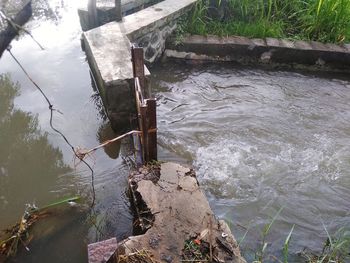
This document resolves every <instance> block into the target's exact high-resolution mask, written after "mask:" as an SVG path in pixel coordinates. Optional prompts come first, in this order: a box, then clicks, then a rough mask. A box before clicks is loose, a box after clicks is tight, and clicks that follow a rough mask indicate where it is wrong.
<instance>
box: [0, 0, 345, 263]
mask: <svg viewBox="0 0 350 263" xmlns="http://www.w3.org/2000/svg"><path fill="white" fill-rule="evenodd" d="M36 4H37V8H36V9H35V19H34V20H32V21H31V22H30V23H29V24H28V27H29V28H30V29H31V30H32V33H33V35H34V36H35V38H36V39H37V40H38V41H40V42H41V44H42V45H43V46H44V47H45V48H46V49H45V50H44V51H41V50H40V49H39V48H38V47H37V46H36V45H35V43H33V42H32V40H31V39H30V38H29V37H27V36H22V37H21V38H20V41H15V42H13V45H12V46H13V48H12V51H13V53H14V54H15V55H16V57H17V58H18V59H19V60H20V61H21V62H22V64H23V65H24V66H25V68H26V69H27V70H28V72H29V73H30V74H31V76H32V77H33V78H34V79H35V80H36V81H37V82H38V84H39V85H40V86H41V87H42V88H43V89H44V90H45V92H46V93H47V95H48V97H49V98H50V99H51V100H52V102H53V104H54V106H55V108H57V109H59V110H60V111H61V112H62V113H63V115H61V114H59V113H57V112H56V113H55V120H54V124H55V126H56V127H57V128H59V129H60V130H61V131H62V132H64V133H65V134H66V135H67V137H68V139H69V140H70V141H71V142H72V144H73V145H75V146H79V147H84V148H91V147H93V146H95V145H97V144H99V143H100V142H102V141H104V140H106V139H110V138H112V137H113V136H115V134H114V133H113V132H112V130H111V129H110V127H109V124H108V121H106V120H105V118H104V115H103V113H102V109H101V102H100V100H99V99H98V96H97V95H96V92H95V91H94V90H93V88H92V85H91V79H90V75H89V67H88V65H87V63H86V58H85V54H84V53H83V52H82V51H81V48H80V34H81V30H80V27H79V20H78V16H77V11H76V8H77V6H78V4H84V1H81V3H79V1H55V0H52V1H48V2H46V1H36ZM151 71H152V74H153V81H152V82H153V83H152V86H153V92H154V93H155V95H156V97H157V98H158V125H159V148H160V157H161V158H162V159H165V160H172V161H177V162H181V163H182V162H185V163H188V164H193V165H194V167H195V168H196V171H197V174H198V176H199V180H200V182H201V184H202V186H203V189H204V190H205V192H206V194H207V196H208V198H209V200H210V204H211V206H212V208H213V210H214V211H215V213H216V214H217V215H218V216H219V217H220V218H224V219H226V220H227V221H228V222H229V223H230V226H231V228H232V229H233V230H234V233H235V235H236V237H237V238H238V239H239V238H241V237H242V236H244V233H245V228H248V229H249V232H248V235H247V237H246V239H245V240H244V242H243V243H242V248H243V251H244V252H245V254H246V256H247V257H248V259H251V253H250V252H249V251H250V250H249V249H253V250H256V249H257V248H258V247H259V244H261V242H260V239H261V238H260V233H259V231H260V230H261V229H262V228H263V225H264V224H267V223H268V222H269V220H270V218H271V217H273V216H274V214H275V213H276V212H277V211H278V210H279V209H280V208H281V207H284V209H283V211H282V212H281V214H280V216H279V217H278V219H277V220H276V222H275V224H274V227H273V228H272V231H271V233H270V235H269V236H268V241H269V242H271V241H273V242H271V245H269V253H273V254H275V255H277V256H278V255H279V253H280V251H281V247H282V244H283V241H284V239H285V237H286V236H287V234H288V232H289V229H290V228H291V226H292V225H293V224H296V228H295V231H294V234H293V239H292V243H291V253H292V254H295V253H296V252H298V251H300V250H302V249H303V248H304V247H309V248H311V249H315V250H317V249H320V248H321V246H322V242H323V241H324V239H325V238H326V234H325V231H324V229H323V226H322V222H323V223H324V224H325V226H326V227H327V229H329V231H330V232H332V231H335V230H336V229H337V228H339V227H342V226H349V219H350V214H349V209H348V207H349V202H350V190H349V187H350V172H349V171H350V169H349V168H350V167H349V166H350V157H349V156H350V155H349V154H350V140H349V138H350V127H349V120H350V113H349V112H350V111H349V110H350V105H349V99H350V90H349V89H350V82H349V79H348V78H347V76H342V75H334V74H333V75H329V74H328V75H324V74H321V75H314V74H302V73H300V72H299V73H297V72H285V71H266V70H262V69H253V68H246V67H245V68H243V67H239V66H235V65H223V64H220V65H184V64H183V63H182V64H177V63H170V64H162V65H158V66H155V67H154V68H153V69H152V70H151ZM0 73H1V74H9V75H8V77H5V76H4V75H2V79H1V84H2V87H1V88H2V91H1V92H0V94H1V96H0V120H1V122H0V228H1V229H3V228H5V227H8V226H9V225H11V224H13V223H14V222H16V221H18V219H19V218H20V216H21V215H22V213H23V211H24V208H25V204H26V203H35V204H36V205H37V206H39V207H40V206H43V205H46V204H48V203H50V202H53V201H56V200H59V199H60V198H63V197H67V196H75V195H81V196H83V197H84V198H83V200H82V201H81V203H80V204H79V205H78V206H76V207H71V208H62V209H61V210H60V211H58V212H57V215H56V216H55V217H53V218H50V220H49V221H46V223H45V222H43V223H42V225H40V226H39V227H38V228H37V229H35V231H34V234H35V237H39V238H38V239H37V240H34V242H32V243H31V244H30V245H29V248H30V251H29V252H26V251H23V250H22V251H21V252H20V253H19V256H18V257H17V258H16V259H14V261H15V262H86V259H87V256H86V244H87V243H88V242H93V241H96V240H100V239H103V238H109V237H112V236H117V238H118V239H119V240H120V239H123V238H125V237H127V236H128V235H130V234H131V232H132V215H131V213H130V211H129V202H128V199H127V197H126V194H125V188H126V176H127V174H128V171H129V166H130V162H129V161H128V156H129V154H130V149H129V148H130V147H129V143H128V141H123V142H122V143H121V144H120V145H116V146H115V147H108V148H106V149H104V150H102V151H98V152H96V153H95V154H94V155H93V156H91V157H90V158H89V159H88V162H89V163H90V164H91V165H92V166H93V168H94V171H95V175H94V176H95V188H96V198H97V199H96V200H97V201H96V207H95V211H94V214H93V216H91V214H90V213H89V212H87V210H86V209H85V207H87V206H88V205H89V201H90V199H91V174H90V172H89V171H88V169H87V168H86V167H84V166H83V165H81V164H80V165H77V163H76V162H75V161H74V159H73V155H72V153H71V151H70V149H69V147H68V146H67V145H66V144H65V143H64V141H63V140H62V138H61V137H60V136H58V135H57V134H56V133H54V132H53V131H52V130H51V129H50V127H49V111H48V107H47V104H45V100H44V99H43V98H42V97H41V95H40V93H39V92H38V91H37V90H36V89H35V88H34V87H33V86H32V85H31V83H30V82H29V81H28V80H27V79H26V77H25V76H24V74H23V72H21V70H20V69H19V68H18V66H17V65H16V64H15V63H14V61H13V60H12V59H11V57H10V56H9V55H8V54H7V53H5V54H4V56H3V57H2V58H1V60H0ZM16 83H17V84H16ZM16 89H17V90H18V92H17V94H16V92H15V90H16ZM4 106H5V107H4ZM92 221H93V222H96V225H97V226H98V230H97V229H96V227H94V226H92V224H91V222H92ZM293 260H294V261H295V262H297V261H301V260H300V259H298V258H296V259H293ZM249 261H250V260H249Z"/></svg>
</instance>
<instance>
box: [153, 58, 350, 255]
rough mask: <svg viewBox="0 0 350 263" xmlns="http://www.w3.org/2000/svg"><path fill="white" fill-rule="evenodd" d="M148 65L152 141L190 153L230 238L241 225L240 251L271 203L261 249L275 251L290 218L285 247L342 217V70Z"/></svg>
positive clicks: (348, 139)
mask: <svg viewBox="0 0 350 263" xmlns="http://www.w3.org/2000/svg"><path fill="white" fill-rule="evenodd" d="M152 72H153V78H154V82H153V88H154V89H155V92H156V94H157V97H158V101H159V107H158V115H159V126H160V127H159V130H160V139H159V141H160V142H159V143H160V145H162V146H163V147H165V148H167V149H169V150H170V151H173V152H176V153H177V154H178V155H180V156H182V157H183V158H186V159H188V160H189V161H190V162H191V163H193V165H194V168H195V170H196V171H197V175H198V177H199V181H200V183H201V184H202V186H203V187H204V189H205V190H206V193H207V196H208V197H209V199H210V203H211V206H212V208H213V209H214V211H215V213H216V214H217V215H218V216H219V217H220V218H224V219H225V220H227V221H228V222H230V223H231V226H232V228H233V230H234V233H235V234H236V235H237V237H238V238H240V237H243V236H244V234H245V233H246V232H247V231H248V234H247V237H246V238H245V239H244V240H243V243H242V248H243V250H244V251H245V252H246V254H245V255H246V257H247V258H248V259H252V256H253V255H252V253H249V249H252V250H253V251H258V250H259V248H261V245H262V234H261V231H262V230H263V229H264V226H265V225H267V224H269V223H270V222H271V221H272V218H273V217H275V215H277V213H278V211H279V210H280V209H282V211H281V213H280V215H279V216H278V217H277V219H276V221H275V222H274V224H273V226H272V228H271V231H270V233H269V235H268V236H267V237H266V240H267V242H268V243H269V247H268V248H269V249H268V251H269V252H268V253H267V256H268V254H269V253H271V254H273V255H275V256H278V255H280V253H281V250H282V248H283V243H284V241H285V239H286V237H287V235H288V233H289V231H290V229H291V228H292V226H293V224H295V230H294V232H293V238H292V241H291V250H292V251H293V253H297V252H300V251H303V249H304V248H309V249H313V250H316V251H317V250H319V249H320V248H322V245H323V243H324V241H325V240H326V238H327V234H326V231H325V227H326V229H327V230H328V231H329V232H330V233H334V232H335V231H336V230H337V229H339V228H340V227H350V212H349V202H350V125H349V123H350V104H349V100H350V78H349V77H346V76H342V75H334V74H333V75H326V74H319V75H313V74H302V73H300V72H299V73H297V72H284V71H268V70H262V69H257V68H248V67H241V66H237V65H228V64H217V65H196V64H195V65H184V64H183V63H182V64H174V63H173V64H168V65H160V66H158V67H157V68H155V69H154V70H153V71H152ZM169 72H171V75H170V74H169ZM324 226H325V227H324ZM270 260H271V258H270ZM293 260H296V261H298V260H301V259H296V258H295V259H293Z"/></svg>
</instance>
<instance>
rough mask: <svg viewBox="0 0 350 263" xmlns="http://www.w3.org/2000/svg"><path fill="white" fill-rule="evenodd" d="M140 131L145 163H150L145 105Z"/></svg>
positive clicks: (141, 110) (142, 107) (142, 109)
mask: <svg viewBox="0 0 350 263" xmlns="http://www.w3.org/2000/svg"><path fill="white" fill-rule="evenodd" d="M139 117H140V122H139V123H140V125H141V127H140V129H141V132H142V134H141V145H142V153H143V154H142V155H143V162H144V163H148V162H149V161H150V158H149V150H148V148H149V147H148V125H147V106H146V105H143V106H141V107H140V116H139Z"/></svg>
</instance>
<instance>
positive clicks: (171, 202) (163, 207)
mask: <svg viewBox="0 0 350 263" xmlns="http://www.w3.org/2000/svg"><path fill="white" fill-rule="evenodd" d="M149 173H150V174H152V173H153V172H152V171H149ZM142 177H144V178H149V177H148V174H147V173H145V172H144V171H143V172H142V175H140V174H137V173H136V174H134V175H132V176H131V178H130V181H129V184H130V188H131V189H134V190H132V191H134V196H139V197H140V199H141V201H139V202H138V203H139V204H142V206H143V208H142V209H145V208H144V206H147V210H148V211H150V212H151V213H152V214H153V216H154V222H153V224H152V226H151V228H150V229H148V230H147V232H146V233H145V234H143V235H140V236H133V237H129V238H128V239H126V240H124V241H122V242H121V243H120V245H119V246H120V249H118V253H119V255H120V254H124V255H128V254H131V253H134V252H135V251H140V250H142V249H146V250H147V251H149V252H150V253H151V254H152V255H153V259H154V261H156V262H181V260H182V258H181V255H182V250H183V248H184V246H185V241H186V240H188V239H189V238H193V237H198V236H199V235H200V234H201V233H207V234H206V235H204V234H203V236H204V237H203V238H202V240H205V241H207V242H208V243H209V242H210V243H211V244H212V246H213V254H214V255H215V256H216V257H217V258H219V259H221V260H224V262H232V263H244V262H246V261H245V260H244V259H243V258H242V257H241V254H240V251H239V248H238V245H237V242H236V241H235V239H234V237H233V235H232V233H231V231H230V229H229V227H228V226H227V224H226V223H225V222H223V221H220V220H217V219H216V217H215V216H214V214H213V212H212V210H211V208H210V206H209V203H208V201H207V199H206V197H205V195H204V194H203V192H202V191H201V189H200V187H199V183H198V181H197V179H196V176H195V174H194V172H193V170H191V169H190V168H187V167H184V166H181V165H179V164H175V163H163V164H161V166H160V175H159V179H158V180H157V181H154V178H153V180H152V181H151V179H142ZM151 177H152V176H151ZM139 214H141V213H139ZM140 221H141V220H140V218H137V220H136V222H140ZM223 233H224V235H223ZM226 235H227V237H226ZM222 236H225V237H226V238H225V241H226V242H227V244H228V246H229V247H230V249H231V252H232V253H228V252H225V251H224V250H222V249H221V248H220V246H219V244H217V242H216V239H217V238H220V237H222ZM219 262H223V261H219Z"/></svg>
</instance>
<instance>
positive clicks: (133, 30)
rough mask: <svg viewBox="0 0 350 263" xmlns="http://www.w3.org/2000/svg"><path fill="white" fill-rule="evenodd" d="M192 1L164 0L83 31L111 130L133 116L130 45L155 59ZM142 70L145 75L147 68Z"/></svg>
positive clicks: (147, 56) (152, 60)
mask: <svg viewBox="0 0 350 263" xmlns="http://www.w3.org/2000/svg"><path fill="white" fill-rule="evenodd" d="M196 1H197V0H177V1H173V0H165V1H163V2H160V3H158V4H156V5H153V6H151V7H148V8H146V9H143V10H141V11H139V12H136V13H134V14H132V15H129V16H125V17H124V18H123V21H121V22H111V23H107V24H105V25H103V26H100V27H98V28H95V29H92V30H89V31H87V32H84V33H83V43H84V46H85V51H86V55H87V58H88V61H89V65H90V67H91V71H92V73H93V75H94V78H95V79H96V83H97V87H98V90H99V93H100V95H101V97H102V101H103V104H104V107H105V111H106V113H107V115H108V117H109V119H110V121H111V123H112V127H113V128H114V129H115V130H120V128H125V129H128V128H127V127H129V124H130V120H133V119H136V115H135V99H134V85H133V70H132V64H131V45H132V44H138V45H140V46H142V47H143V48H144V50H145V60H146V62H147V63H149V64H151V63H153V62H154V61H156V60H157V59H158V58H159V57H160V56H161V55H162V53H163V51H164V49H165V42H166V39H167V37H168V36H169V35H170V34H171V33H172V32H173V31H174V29H175V28H176V21H177V19H178V18H179V17H180V16H181V15H183V14H184V13H186V12H187V11H189V10H190V9H191V7H192V5H193V4H194V3H195V2H196ZM145 72H146V76H149V74H150V73H149V71H148V69H147V68H146V69H145Z"/></svg>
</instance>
